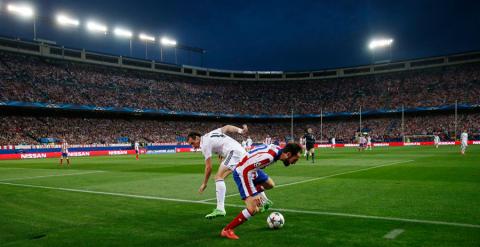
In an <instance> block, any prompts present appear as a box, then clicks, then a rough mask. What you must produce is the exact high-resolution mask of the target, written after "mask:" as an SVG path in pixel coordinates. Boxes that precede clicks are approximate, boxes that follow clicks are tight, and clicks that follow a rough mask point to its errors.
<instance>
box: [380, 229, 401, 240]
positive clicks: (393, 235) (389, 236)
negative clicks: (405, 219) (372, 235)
mask: <svg viewBox="0 0 480 247" xmlns="http://www.w3.org/2000/svg"><path fill="white" fill-rule="evenodd" d="M404 231H405V230H403V229H393V230H391V231H390V232H388V233H387V234H385V236H383V238H386V239H395V238H396V237H398V235H400V234H402V233H403V232H404Z"/></svg>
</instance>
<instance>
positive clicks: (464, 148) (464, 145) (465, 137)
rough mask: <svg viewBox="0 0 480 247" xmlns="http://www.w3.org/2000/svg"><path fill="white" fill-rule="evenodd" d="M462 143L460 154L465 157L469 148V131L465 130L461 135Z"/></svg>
mask: <svg viewBox="0 0 480 247" xmlns="http://www.w3.org/2000/svg"><path fill="white" fill-rule="evenodd" d="M460 141H461V147H460V152H461V154H462V155H465V151H467V147H468V133H467V130H464V131H463V133H462V134H461V135H460Z"/></svg>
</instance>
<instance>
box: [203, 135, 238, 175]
mask: <svg viewBox="0 0 480 247" xmlns="http://www.w3.org/2000/svg"><path fill="white" fill-rule="evenodd" d="M200 148H201V149H202V154H203V156H204V157H205V160H207V159H208V158H211V157H212V153H215V154H217V155H220V156H222V157H223V161H222V165H225V166H226V167H227V168H229V169H230V170H233V169H235V166H236V165H237V164H238V162H240V159H241V158H242V157H243V156H244V155H245V153H246V151H245V149H244V148H242V146H241V145H240V143H238V142H237V141H235V140H234V139H233V138H231V137H230V136H228V135H226V134H224V133H223V132H222V129H221V128H219V129H216V130H214V131H211V132H209V133H207V134H205V135H203V136H202V138H201V140H200Z"/></svg>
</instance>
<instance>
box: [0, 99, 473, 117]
mask: <svg viewBox="0 0 480 247" xmlns="http://www.w3.org/2000/svg"><path fill="white" fill-rule="evenodd" d="M0 105H1V106H8V107H19V108H43V109H63V110H75V111H93V112H99V111H101V112H117V113H134V114H142V113H145V114H148V115H159V116H183V117H205V116H206V117H222V118H244V119H290V118H291V117H292V116H291V115H289V114H274V115H264V114H263V115H251V114H226V113H206V112H185V111H170V110H166V109H137V108H131V107H99V106H88V105H76V104H52V103H41V102H34V103H31V102H20V101H0ZM478 108H480V105H479V104H458V105H457V109H458V110H472V109H478ZM454 109H455V105H444V106H432V107H415V108H406V109H404V112H405V113H414V112H428V111H449V110H454ZM401 112H402V109H401V108H398V109H377V110H365V111H362V116H369V115H380V114H389V113H401ZM359 114H360V113H359V112H331V113H328V112H326V113H323V117H324V118H328V117H351V116H358V115H359ZM293 117H294V118H305V119H308V118H314V119H317V118H320V117H321V115H320V114H294V115H293Z"/></svg>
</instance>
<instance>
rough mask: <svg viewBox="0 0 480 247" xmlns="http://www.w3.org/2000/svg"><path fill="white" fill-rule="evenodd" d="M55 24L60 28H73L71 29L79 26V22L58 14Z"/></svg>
mask: <svg viewBox="0 0 480 247" xmlns="http://www.w3.org/2000/svg"><path fill="white" fill-rule="evenodd" d="M57 22H58V24H60V25H62V26H73V27H78V26H79V25H80V21H79V20H77V19H74V18H72V17H69V16H67V15H64V14H58V15H57Z"/></svg>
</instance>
